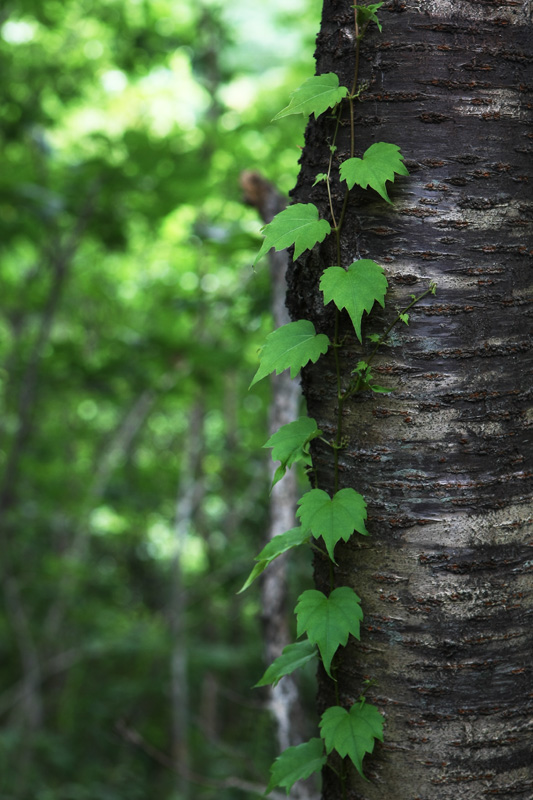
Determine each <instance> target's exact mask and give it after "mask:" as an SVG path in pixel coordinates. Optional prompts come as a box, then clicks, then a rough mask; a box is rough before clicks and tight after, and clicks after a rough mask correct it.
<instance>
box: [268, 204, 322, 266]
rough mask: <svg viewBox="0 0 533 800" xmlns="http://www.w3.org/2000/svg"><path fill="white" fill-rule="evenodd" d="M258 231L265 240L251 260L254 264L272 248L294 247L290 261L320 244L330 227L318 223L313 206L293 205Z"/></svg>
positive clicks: (316, 213) (316, 211)
mask: <svg viewBox="0 0 533 800" xmlns="http://www.w3.org/2000/svg"><path fill="white" fill-rule="evenodd" d="M261 230H262V231H263V232H264V234H265V240H264V242H263V244H262V246H261V249H260V251H259V253H258V254H257V256H256V258H255V259H254V261H253V263H254V264H256V263H257V262H258V261H259V259H260V258H261V257H262V256H264V255H266V253H268V251H269V250H270V249H271V248H272V247H273V248H274V249H275V250H285V248H287V247H290V246H291V244H293V245H294V258H298V256H301V254H302V253H303V252H304V250H311V248H312V247H314V246H315V244H317V242H323V241H324V239H325V238H326V236H327V235H328V233H330V232H331V225H330V224H329V222H328V221H327V220H325V219H319V216H318V208H317V207H316V206H315V205H313V203H295V205H293V206H289V207H288V208H285V209H284V210H283V211H280V213H279V214H276V216H275V217H274V219H273V220H272V222H269V223H268V225H264V226H263V227H262V228H261Z"/></svg>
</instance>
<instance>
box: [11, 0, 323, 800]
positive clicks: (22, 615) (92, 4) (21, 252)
mask: <svg viewBox="0 0 533 800" xmlns="http://www.w3.org/2000/svg"><path fill="white" fill-rule="evenodd" d="M319 13H320V8H319V4H318V3H309V2H308V0H275V2H274V0H269V2H268V3H264V2H259V0H257V1H256V0H234V1H233V2H232V3H227V2H224V1H223V0H220V1H219V0H199V1H198V2H195V3H192V2H191V0H105V2H104V1H103V0H62V2H58V0H16V2H15V0H13V1H12V2H11V0H7V1H6V2H4V3H3V4H2V8H1V10H0V74H1V75H2V80H1V82H0V115H1V119H2V123H1V127H0V152H1V156H0V158H1V162H2V165H1V169H0V312H1V313H0V403H1V413H0V550H1V554H2V555H1V559H0V571H1V575H0V577H1V583H2V612H1V616H0V676H1V677H0V714H1V716H2V728H1V733H0V797H1V798H2V800H23V799H25V798H28V800H29V799H30V798H31V800H86V799H87V800H93V798H96V797H97V798H98V800H119V798H128V800H135V799H136V798H143V799H146V798H158V800H171V798H185V797H187V796H193V797H195V798H200V799H201V798H206V799H207V798H212V797H213V798H214V797H217V798H221V800H230V798H242V797H243V796H253V794H254V787H255V786H257V790H258V791H261V790H262V789H263V788H264V786H265V782H266V779H267V775H268V768H269V766H270V764H271V762H272V760H273V758H274V757H275V756H276V755H277V753H276V745H275V737H274V735H273V724H272V720H271V718H270V715H269V712H268V711H267V710H266V707H265V699H266V695H264V694H262V692H264V691H265V690H256V693H255V694H254V693H252V692H251V690H250V687H251V686H252V685H253V684H254V683H255V682H256V681H257V680H258V678H259V677H260V675H261V674H262V672H263V670H264V666H265V665H264V663H263V657H262V644H261V628H260V625H259V614H260V607H259V593H258V592H257V591H256V592H250V593H247V594H245V595H239V596H237V594H236V593H237V591H238V589H239V588H240V586H241V585H242V582H243V579H244V578H245V577H246V575H247V574H248V572H249V567H250V563H251V558H252V556H253V555H255V554H256V553H257V552H258V550H259V549H260V548H261V546H262V544H263V543H264V537H265V530H266V526H267V519H268V487H269V482H270V464H269V461H270V458H269V454H268V451H266V450H262V449H261V446H262V445H263V444H264V442H265V440H266V438H267V437H268V433H267V412H268V403H269V387H268V384H267V382H263V383H264V384H265V385H259V386H258V387H254V389H253V391H252V392H250V393H248V391H247V387H248V384H249V383H250V380H251V377H252V375H253V373H254V371H255V368H256V365H257V349H258V347H259V346H260V344H261V343H262V341H263V340H264V337H265V335H266V333H267V332H269V331H270V330H271V328H272V323H271V318H270V310H269V308H270V300H269V278H268V272H267V270H266V269H265V268H264V267H263V268H261V267H260V268H258V269H257V271H254V270H253V269H252V267H251V262H252V258H253V256H254V254H255V253H256V252H257V249H258V244H259V242H260V236H259V230H260V227H261V221H260V220H259V218H258V215H257V212H256V211H255V210H254V209H252V208H249V207H246V206H245V205H244V204H243V202H242V196H241V195H242V192H241V190H240V188H239V174H240V172H241V171H242V170H244V169H260V170H261V171H262V173H263V174H264V175H266V177H267V178H269V179H270V180H271V181H273V182H274V183H275V185H276V186H277V187H278V188H279V189H280V191H281V192H283V193H284V194H287V193H288V191H289V190H290V189H291V187H292V186H293V185H294V183H295V180H296V175H297V170H298V164H297V162H298V154H299V150H298V147H297V145H298V144H303V127H304V123H305V121H304V119H303V118H297V117H291V118H289V119H287V120H284V121H283V124H281V125H280V124H279V123H274V124H272V123H271V120H272V117H273V116H274V115H275V114H276V113H277V111H279V109H280V108H282V107H284V106H285V105H286V103H287V99H288V95H289V93H290V91H292V90H293V88H294V86H298V85H299V84H301V83H302V81H303V80H305V78H306V77H309V76H310V75H312V74H313V60H312V53H313V48H314V37H315V34H316V31H317V30H318V22H319V19H318V17H319ZM295 569H296V572H293V573H291V574H290V576H289V577H290V581H291V583H292V584H293V585H294V587H295V589H294V596H296V595H297V593H298V586H299V583H300V581H301V579H302V575H301V574H299V572H298V569H300V570H305V565H303V566H300V567H299V568H295ZM304 577H305V578H307V577H308V575H305V576H304ZM304 691H305V685H304ZM307 691H308V693H309V697H310V706H312V695H313V686H312V676H310V680H309V686H308V689H307ZM243 790H244V792H243Z"/></svg>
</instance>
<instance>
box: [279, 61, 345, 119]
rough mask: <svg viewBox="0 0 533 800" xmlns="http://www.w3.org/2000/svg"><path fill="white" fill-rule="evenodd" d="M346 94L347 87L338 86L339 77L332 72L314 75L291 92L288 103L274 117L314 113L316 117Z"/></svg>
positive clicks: (333, 105)
mask: <svg viewBox="0 0 533 800" xmlns="http://www.w3.org/2000/svg"><path fill="white" fill-rule="evenodd" d="M347 94H348V89H347V88H346V86H339V77H338V75H336V74H335V73H334V72H327V73H325V74H324V75H315V76H313V77H312V78H308V79H307V80H306V81H305V83H303V84H302V85H301V86H299V87H298V89H296V90H295V91H294V92H292V94H291V100H290V103H289V105H288V106H287V107H286V108H284V109H282V110H281V111H280V112H279V114H276V116H275V117H274V119H281V118H282V117H288V116H289V114H314V115H315V117H318V116H320V114H322V113H323V112H324V111H327V109H328V108H334V107H335V106H336V105H337V103H340V101H341V100H342V99H343V97H346V96H347Z"/></svg>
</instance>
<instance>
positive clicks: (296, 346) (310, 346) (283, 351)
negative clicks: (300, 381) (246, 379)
mask: <svg viewBox="0 0 533 800" xmlns="http://www.w3.org/2000/svg"><path fill="white" fill-rule="evenodd" d="M328 347H329V339H328V337H327V336H326V335H325V334H324V333H316V331H315V326H314V325H313V323H312V322H310V320H307V319H301V320H298V322H289V323H287V325H282V327H281V328H277V330H275V331H273V332H272V333H269V335H268V336H267V339H266V342H265V345H264V347H263V348H262V350H261V353H260V356H259V358H260V362H261V364H260V367H259V369H258V370H257V372H256V373H255V375H254V379H253V380H252V382H251V384H250V386H253V385H254V383H257V381H260V380H261V379H262V378H264V377H265V376H266V375H270V373H271V372H276V374H278V375H279V373H280V372H283V371H284V370H286V369H290V371H291V378H295V377H296V376H297V374H298V373H299V371H300V369H301V368H302V367H304V366H305V365H306V364H308V363H309V361H312V362H313V363H314V362H315V361H317V360H318V359H319V358H320V356H321V355H323V353H325V352H326V351H327V349H328Z"/></svg>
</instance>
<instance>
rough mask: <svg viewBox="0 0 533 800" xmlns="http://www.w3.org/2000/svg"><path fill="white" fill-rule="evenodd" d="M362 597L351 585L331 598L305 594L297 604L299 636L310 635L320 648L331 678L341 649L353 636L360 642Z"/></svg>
mask: <svg viewBox="0 0 533 800" xmlns="http://www.w3.org/2000/svg"><path fill="white" fill-rule="evenodd" d="M359 603H360V598H359V597H358V596H357V595H356V593H355V592H354V591H353V589H350V587H349V586H339V587H338V588H337V589H333V591H332V592H331V594H330V596H329V597H326V595H325V594H323V593H322V592H319V591H318V589H308V590H307V591H305V592H303V594H301V595H300V597H299V599H298V603H297V605H296V617H297V628H296V630H297V633H298V636H302V634H304V633H307V637H308V639H309V641H310V642H314V643H315V644H317V645H318V649H319V650H320V656H321V658H322V662H323V664H324V669H325V670H326V672H327V673H328V675H329V676H330V677H331V671H330V669H331V661H332V659H333V656H334V655H335V653H336V652H337V650H338V648H339V646H341V645H342V646H344V645H345V644H346V642H347V641H348V636H349V634H350V633H351V634H352V635H353V636H355V638H356V639H359V635H360V634H359V625H360V622H361V620H362V619H363V612H362V610H361V606H360V605H359Z"/></svg>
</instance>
